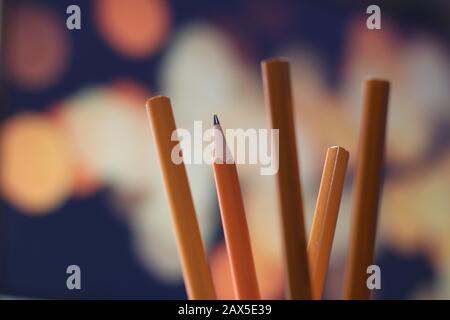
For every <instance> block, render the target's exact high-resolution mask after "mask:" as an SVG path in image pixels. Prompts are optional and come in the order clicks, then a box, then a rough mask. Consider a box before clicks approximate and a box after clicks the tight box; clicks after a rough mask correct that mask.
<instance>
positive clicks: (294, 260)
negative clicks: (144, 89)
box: [147, 58, 389, 299]
mask: <svg viewBox="0 0 450 320" xmlns="http://www.w3.org/2000/svg"><path fill="white" fill-rule="evenodd" d="M262 74H263V83H264V95H265V101H266V109H267V113H268V115H269V119H270V121H269V125H270V128H272V129H278V130H279V131H278V132H279V142H278V143H279V146H278V147H279V148H278V150H279V152H278V158H279V160H278V161H279V170H278V173H277V175H276V177H277V187H278V202H279V211H280V222H281V228H282V230H281V231H282V243H283V256H284V266H285V278H286V286H285V287H286V291H287V292H286V295H287V298H289V299H321V298H322V295H323V289H324V285H325V279H326V273H327V269H328V263H329V258H330V254H331V249H332V244H333V238H334V232H335V228H336V223H337V218H338V212H339V205H340V199H341V195H342V191H343V188H344V180H345V173H346V168H347V163H348V159H349V153H348V152H347V151H346V150H345V149H344V148H343V147H340V146H333V147H330V148H328V150H327V153H326V158H325V164H324V168H323V173H322V179H321V182H320V188H319V194H318V197H317V202H316V208H315V212H314V218H313V223H312V228H311V234H310V237H309V241H308V243H307V241H306V232H305V224H304V217H303V203H302V190H301V183H300V172H299V165H298V152H297V142H296V138H295V126H294V117H293V100H292V92H291V80H290V71H289V62H288V61H287V60H285V59H280V58H275V59H269V60H266V61H263V62H262ZM388 95H389V83H388V82H387V81H383V80H367V81H366V82H365V83H364V98H363V117H362V124H361V131H360V137H359V148H358V155H357V168H356V175H355V183H354V197H353V213H352V216H353V217H352V219H353V220H352V228H351V234H350V246H349V255H348V256H349V257H348V265H347V270H346V275H345V293H344V298H346V299H369V298H370V291H369V289H368V288H367V286H366V276H367V274H366V270H367V268H368V267H369V266H370V265H371V264H372V263H373V258H374V248H375V235H376V225H377V215H378V202H379V195H380V186H381V175H382V169H383V153H384V140H385V131H386V118H387V105H388ZM147 112H148V116H149V121H150V127H151V129H152V135H153V140H154V142H155V145H156V149H157V154H158V157H159V163H160V166H161V171H162V175H163V180H164V185H165V189H166V194H167V197H168V200H169V203H170V208H171V213H172V221H173V226H174V230H175V235H176V240H177V246H178V251H179V255H180V257H181V264H182V271H183V277H184V282H185V286H186V290H187V294H188V297H189V299H215V298H216V294H215V289H214V285H213V281H212V277H211V273H210V269H209V266H208V263H207V257H206V254H205V250H204V246H203V242H202V239H201V235H200V231H199V227H198V222H197V219H196V214H195V209H194V205H193V201H192V196H191V192H190V189H189V182H188V179H187V175H186V170H185V167H184V164H183V163H181V164H180V163H177V164H175V163H174V162H172V160H171V154H172V149H173V148H174V147H177V145H178V141H176V140H175V141H174V140H173V139H172V138H173V133H174V132H175V130H176V126H175V121H174V116H173V113H172V108H171V104H170V101H169V99H168V98H167V97H160V96H159V97H154V98H151V99H149V100H148V101H147ZM213 126H214V151H213V171H214V178H215V183H216V190H217V196H218V200H219V207H220V212H221V218H222V225H223V230H224V235H225V242H226V247H227V252H228V256H229V260H230V264H231V274H232V280H233V286H234V291H235V296H236V298H238V299H259V298H260V292H259V288H258V281H257V277H256V272H255V263H254V259H253V254H252V249H251V243H250V236H249V231H248V226H247V220H246V216H245V209H244V202H243V199H242V195H241V190H240V184H239V178H238V172H237V169H236V164H235V162H234V159H233V157H232V155H231V151H230V150H229V148H228V146H227V143H226V140H225V135H224V133H223V130H222V127H221V125H220V123H219V119H218V117H217V116H214V118H213Z"/></svg>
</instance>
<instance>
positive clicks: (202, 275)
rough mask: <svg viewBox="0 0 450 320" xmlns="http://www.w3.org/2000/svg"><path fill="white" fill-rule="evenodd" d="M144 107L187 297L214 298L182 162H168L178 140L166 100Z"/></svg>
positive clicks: (170, 160)
mask: <svg viewBox="0 0 450 320" xmlns="http://www.w3.org/2000/svg"><path fill="white" fill-rule="evenodd" d="M146 107H147V113H148V117H149V121H150V127H151V129H152V135H153V141H154V143H155V145H156V151H157V154H158V158H159V164H160V166H161V172H162V175H163V180H164V186H165V190H166V194H167V197H168V200H169V204H170V209H171V213H172V222H173V226H174V230H175V237H176V241H177V247H178V252H179V255H180V258H181V266H182V271H183V277H184V282H185V286H186V290H187V294H188V297H189V299H196V300H197V299H202V300H207V299H215V298H216V294H215V290H214V285H213V281H212V277H211V272H210V269H209V266H208V262H207V258H206V254H205V250H204V247H203V242H202V239H201V235H200V229H199V226H198V222H197V218H196V214H195V209H194V203H193V200H192V195H191V191H190V188H189V182H188V178H187V174H186V169H185V167H184V163H181V164H175V163H174V162H173V161H172V159H171V154H172V150H173V148H177V145H178V141H172V139H171V137H172V134H173V133H174V132H175V130H176V126H175V120H174V116H173V112H172V106H171V104H170V100H169V98H167V97H163V96H158V97H154V98H151V99H149V100H148V101H147V104H146ZM161 254H164V252H161Z"/></svg>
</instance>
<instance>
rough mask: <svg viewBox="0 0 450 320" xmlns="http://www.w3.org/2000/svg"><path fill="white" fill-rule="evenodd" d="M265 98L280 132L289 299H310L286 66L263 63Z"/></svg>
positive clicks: (272, 61)
mask: <svg viewBox="0 0 450 320" xmlns="http://www.w3.org/2000/svg"><path fill="white" fill-rule="evenodd" d="M262 71H263V83H264V96H265V102H266V106H267V107H266V109H267V112H268V114H269V119H270V125H271V128H272V129H279V170H278V173H277V176H276V177H277V184H278V198H279V205H280V214H281V227H282V236H283V251H284V252H283V253H284V262H285V263H284V265H285V270H286V280H287V283H286V289H287V295H288V298H289V299H293V300H296V299H311V284H310V278H309V267H308V257H307V253H306V234H305V222H304V218H303V201H302V190H301V184H300V172H299V167H298V158H297V143H296V138H295V126H294V116H293V114H294V110H293V106H292V92H291V79H290V71H289V62H288V61H287V60H284V59H279V58H275V59H269V60H266V61H263V62H262Z"/></svg>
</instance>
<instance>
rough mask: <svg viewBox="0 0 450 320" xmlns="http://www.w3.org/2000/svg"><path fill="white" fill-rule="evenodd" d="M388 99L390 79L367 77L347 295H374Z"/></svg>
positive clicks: (357, 296)
mask: <svg viewBox="0 0 450 320" xmlns="http://www.w3.org/2000/svg"><path fill="white" fill-rule="evenodd" d="M388 99H389V82H387V81H383V80H376V79H371V80H367V81H365V83H364V97H363V113H362V123H361V129H360V137H359V145H358V155H357V163H356V173H355V182H354V193H353V194H354V195H353V197H354V198H353V207H352V226H351V230H350V244H349V254H348V261H347V267H346V275H345V288H344V290H345V291H344V298H346V299H369V298H370V291H369V289H368V288H367V284H366V281H367V277H368V275H367V273H366V272H367V268H368V267H369V266H370V265H372V263H373V259H374V249H375V236H376V228H377V215H378V203H379V195H380V189H381V188H380V187H381V183H382V170H383V160H384V159H383V158H384V140H385V132H386V117H387V109H388Z"/></svg>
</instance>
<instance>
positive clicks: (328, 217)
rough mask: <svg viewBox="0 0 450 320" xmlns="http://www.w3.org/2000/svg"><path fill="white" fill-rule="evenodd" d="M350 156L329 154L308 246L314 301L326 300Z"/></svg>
mask: <svg viewBox="0 0 450 320" xmlns="http://www.w3.org/2000/svg"><path fill="white" fill-rule="evenodd" d="M348 157H349V155H348V152H347V150H345V149H344V148H342V147H331V148H328V150H327V155H326V158H325V165H324V168H323V173H322V179H321V181H320V188H319V195H318V196H317V203H316V209H315V212H314V218H313V223H312V228H311V235H310V238H309V242H308V262H309V271H310V274H311V290H312V298H313V299H315V300H319V299H321V298H322V292H323V288H324V283H325V278H326V275H327V269H328V261H329V258H330V253H331V248H332V245H333V237H334V231H335V228H336V221H337V217H338V212H339V204H340V202H341V195H342V189H343V187H344V180H345V171H346V169H347V163H348Z"/></svg>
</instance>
